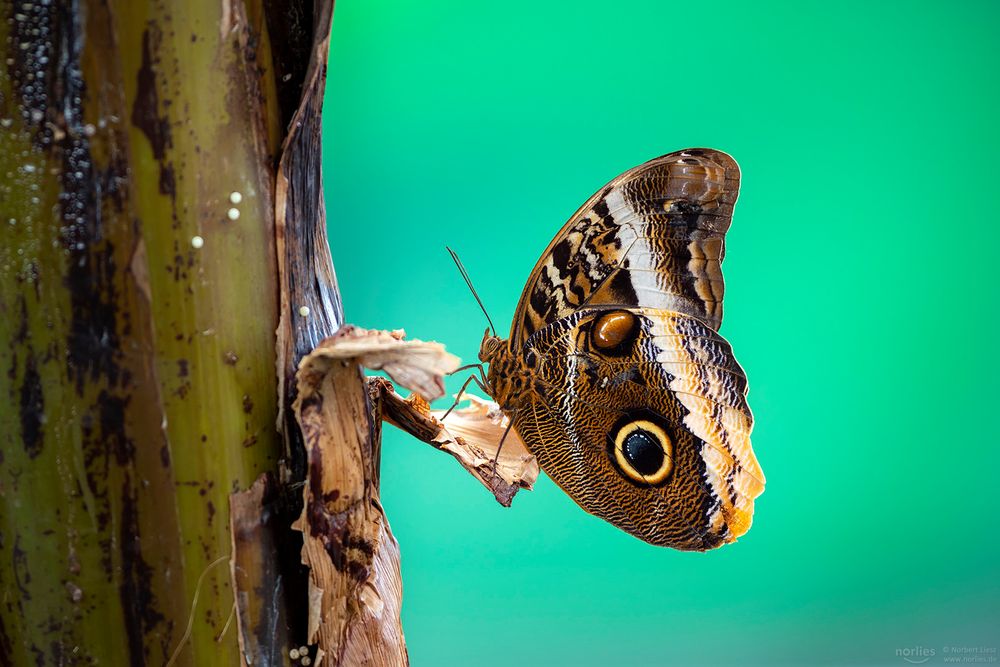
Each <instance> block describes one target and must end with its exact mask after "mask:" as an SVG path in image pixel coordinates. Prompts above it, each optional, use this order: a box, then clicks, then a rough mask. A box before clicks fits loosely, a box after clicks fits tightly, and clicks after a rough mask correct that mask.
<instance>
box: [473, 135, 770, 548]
mask: <svg viewBox="0 0 1000 667" xmlns="http://www.w3.org/2000/svg"><path fill="white" fill-rule="evenodd" d="M739 180H740V172H739V167H738V166H737V164H736V162H735V161H734V160H733V159H732V158H731V157H729V156H728V155H726V154H725V153H722V152H720V151H715V150H709V149H702V148H698V149H689V150H684V151H679V152H676V153H670V154H669V155H664V156H663V157H659V158H656V159H655V160H651V161H649V162H647V163H645V164H643V165H640V166H638V167H636V168H634V169H631V170H629V171H627V172H625V173H624V174H622V175H621V176H619V177H618V178H616V179H614V180H613V181H611V182H610V183H608V184H607V185H605V186H604V187H603V188H601V189H600V191H598V192H597V193H596V194H595V195H594V196H593V197H591V198H590V200H588V201H587V203H585V204H584V205H583V206H582V207H581V208H580V210H578V211H577V212H576V213H575V214H574V215H573V217H571V218H570V219H569V222H567V223H566V225H565V226H564V227H563V228H562V229H561V230H560V231H559V233H558V234H557V235H556V237H555V239H553V241H552V243H551V244H550V245H549V247H548V248H547V249H546V250H545V252H544V253H543V254H542V257H541V259H540V260H539V261H538V264H537V265H536V266H535V268H534V270H533V271H532V272H531V275H530V276H529V278H528V282H527V285H526V286H525V288H524V292H523V294H522V295H521V300H520V302H519V303H518V306H517V310H516V311H515V313H514V322H513V325H512V327H511V332H510V337H509V338H508V339H502V338H499V337H497V336H495V335H490V332H489V331H487V333H486V335H485V336H484V338H483V342H482V346H481V348H480V353H479V358H480V360H481V361H482V362H484V363H488V364H489V371H488V373H487V375H486V387H485V389H486V390H487V391H488V392H489V393H490V394H491V395H492V397H493V398H494V400H496V401H497V403H498V404H499V405H500V407H501V409H502V410H503V411H504V412H505V414H507V415H508V416H509V417H510V418H511V420H512V424H513V427H514V428H515V429H516V430H517V433H518V434H519V435H520V436H521V439H522V440H523V441H524V443H525V444H526V445H527V447H528V448H529V449H530V450H531V452H532V453H533V454H534V455H535V457H536V458H537V459H538V463H539V465H540V466H541V468H542V470H544V471H545V472H546V473H547V474H548V475H549V476H550V477H551V478H552V479H553V480H555V482H556V483H557V484H558V485H559V486H560V487H562V489H563V490H564V491H565V492H566V493H568V494H569V495H570V497H571V498H573V500H574V501H576V503H577V504H579V505H580V506H581V507H583V509H585V510H586V511H588V512H590V513H591V514H594V515H596V516H599V517H601V518H602V519H605V520H607V521H609V522H611V523H612V524H614V525H615V526H618V527H619V528H621V529H622V530H625V531H627V532H629V533H631V534H632V535H635V536H636V537H638V538H640V539H642V540H645V541H647V542H650V543H652V544H656V545H662V546H669V547H673V548H675V549H682V550H693V551H704V550H707V549H713V548H715V547H718V546H720V545H722V544H726V543H728V542H733V541H735V540H736V538H738V537H739V536H741V535H743V534H744V533H745V532H746V531H747V530H748V529H749V528H750V522H751V519H752V517H753V501H754V498H756V497H757V496H758V495H760V493H761V492H762V491H763V490H764V475H763V473H762V471H761V469H760V466H759V465H758V463H757V459H756V458H755V457H754V454H753V451H752V449H751V447H750V430H751V428H752V426H753V417H752V415H751V413H750V408H749V406H748V405H747V400H746V395H747V380H746V376H745V375H744V373H743V369H742V368H741V367H740V365H739V364H738V363H737V362H736V359H735V358H734V357H733V353H732V349H731V348H730V346H729V343H728V342H726V340H725V339H724V338H723V337H722V336H720V335H719V334H718V332H717V329H718V328H719V325H720V323H721V322H722V296H723V281H722V271H721V268H720V265H721V263H722V259H723V255H724V254H725V234H726V230H728V229H729V225H730V223H731V221H732V215H733V205H734V204H735V203H736V197H737V194H738V192H739Z"/></svg>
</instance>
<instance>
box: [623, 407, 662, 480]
mask: <svg viewBox="0 0 1000 667" xmlns="http://www.w3.org/2000/svg"><path fill="white" fill-rule="evenodd" d="M673 454H674V451H673V443H672V442H671V441H670V436H668V435H667V433H666V431H664V430H663V429H662V428H661V427H659V426H657V425H656V424H654V423H653V422H651V421H647V420H645V419H637V420H635V421H630V422H627V423H626V424H625V425H623V426H622V427H621V428H620V429H619V430H618V432H617V433H616V434H615V435H614V456H615V461H616V462H617V463H618V467H619V468H620V469H621V471H622V472H624V473H625V474H626V475H628V476H629V477H630V478H631V479H633V480H635V481H636V482H640V483H642V484H659V483H661V482H663V480H665V479H666V478H667V477H668V476H669V475H670V471H671V470H673V468H674V461H673Z"/></svg>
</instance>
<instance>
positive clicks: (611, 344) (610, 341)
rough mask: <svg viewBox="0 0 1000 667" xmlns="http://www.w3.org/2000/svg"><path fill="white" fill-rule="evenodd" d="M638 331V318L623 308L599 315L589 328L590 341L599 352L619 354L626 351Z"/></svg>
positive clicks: (612, 354)
mask: <svg viewBox="0 0 1000 667" xmlns="http://www.w3.org/2000/svg"><path fill="white" fill-rule="evenodd" d="M638 332H639V319H638V318H637V317H636V316H635V315H633V314H632V313H629V312H627V311H623V310H616V311H612V312H610V313H605V314H604V315H601V316H600V317H598V318H597V319H596V320H595V321H594V325H593V328H591V330H590V342H591V344H592V345H593V346H594V348H596V349H597V350H599V351H600V352H603V353H604V354H607V355H611V356H619V355H622V354H625V353H626V352H628V350H629V347H630V346H631V345H632V342H633V341H634V340H635V337H636V334H637V333H638Z"/></svg>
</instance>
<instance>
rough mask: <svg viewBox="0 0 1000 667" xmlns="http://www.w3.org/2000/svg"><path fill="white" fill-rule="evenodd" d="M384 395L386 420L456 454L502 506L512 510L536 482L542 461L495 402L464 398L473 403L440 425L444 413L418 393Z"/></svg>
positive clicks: (389, 390)
mask: <svg viewBox="0 0 1000 667" xmlns="http://www.w3.org/2000/svg"><path fill="white" fill-rule="evenodd" d="M383 391H384V394H385V403H384V410H385V419H386V421H388V422H390V423H391V424H393V425H394V426H397V427H399V428H401V429H403V430H404V431H406V432H408V433H410V434H412V435H413V436H414V437H417V438H419V439H421V440H423V441H424V442H426V443H428V444H430V445H433V446H434V447H436V448H438V449H440V450H442V451H445V452H448V453H449V454H451V455H452V456H454V457H455V459H456V460H457V461H458V462H459V463H460V464H461V465H462V467H463V468H465V469H466V470H467V471H468V472H469V473H470V474H471V475H472V476H473V477H475V478H476V479H478V480H479V481H480V482H481V483H482V484H483V486H485V487H486V488H487V489H489V490H490V491H491V492H492V493H493V495H494V496H495V497H496V499H497V502H499V503H500V504H501V505H503V506H505V507H510V504H511V501H512V500H513V498H514V494H516V493H517V491H518V490H519V489H530V488H531V487H532V486H533V485H534V483H535V480H536V479H538V462H537V461H536V460H535V457H534V456H532V455H531V453H530V452H529V451H528V449H527V447H525V446H524V442H522V441H521V437H520V436H519V435H518V434H517V430H516V429H513V428H510V429H508V426H509V425H510V422H509V418H508V417H507V416H506V415H504V414H503V413H502V412H501V411H500V408H499V406H497V404H496V403H494V402H492V401H487V400H484V399H482V398H479V397H478V396H474V395H472V394H464V395H463V396H462V397H461V399H460V400H467V401H469V403H470V405H469V406H467V407H464V408H461V409H458V410H453V411H452V412H451V413H450V414H449V415H448V416H447V418H445V419H444V421H442V417H444V411H442V410H436V411H432V410H430V407H429V406H428V404H427V401H425V400H423V399H422V398H421V397H420V396H419V395H412V396H410V397H409V398H407V399H404V398H402V397H400V396H399V395H398V394H395V393H392V391H391V388H388V389H387V390H386V389H383ZM501 441H502V442H503V446H502V447H501V446H500V443H501Z"/></svg>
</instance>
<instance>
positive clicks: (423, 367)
mask: <svg viewBox="0 0 1000 667" xmlns="http://www.w3.org/2000/svg"><path fill="white" fill-rule="evenodd" d="M404 336H405V333H404V332H403V330H402V329H397V330H396V331H379V330H376V329H362V328H360V327H354V326H350V325H348V326H345V327H343V328H342V329H341V330H340V331H338V332H337V336H335V337H333V338H328V339H327V340H325V341H323V342H322V343H320V345H319V347H317V348H316V349H315V350H314V351H313V354H314V355H321V356H324V357H326V358H329V359H351V360H353V361H354V362H355V363H358V364H361V365H362V366H364V367H365V368H369V369H371V370H384V371H385V372H386V373H388V374H389V377H391V378H392V379H393V381H394V382H395V383H397V384H399V385H402V386H404V387H406V388H408V389H410V390H412V391H415V392H417V393H418V394H420V395H421V396H423V397H424V398H426V399H427V400H429V401H433V400H434V399H435V398H439V397H441V396H443V395H444V379H443V376H445V375H447V374H448V373H451V372H452V371H454V370H455V369H456V368H458V365H459V363H460V362H459V359H458V357H456V356H455V355H453V354H450V353H448V352H447V351H445V349H444V346H443V345H441V344H440V343H433V342H425V341H421V340H404Z"/></svg>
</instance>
